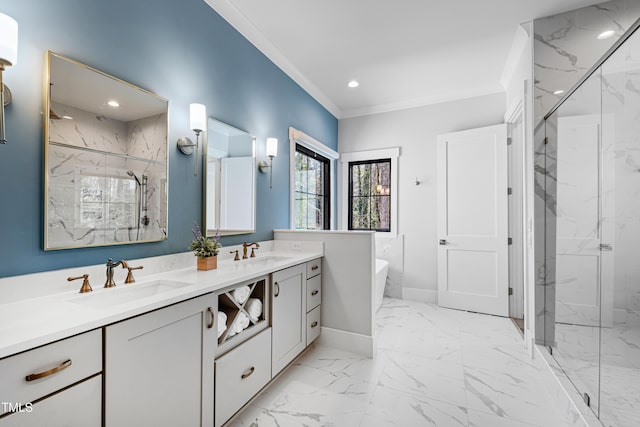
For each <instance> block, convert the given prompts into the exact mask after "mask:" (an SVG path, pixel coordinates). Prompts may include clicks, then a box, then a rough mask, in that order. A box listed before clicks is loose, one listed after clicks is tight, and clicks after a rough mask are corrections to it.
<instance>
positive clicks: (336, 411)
mask: <svg viewBox="0 0 640 427" xmlns="http://www.w3.org/2000/svg"><path fill="white" fill-rule="evenodd" d="M376 346H377V352H376V357H375V358H374V359H368V358H366V357H363V356H360V355H356V354H352V353H349V352H345V351H341V350H337V349H333V348H328V347H322V346H319V345H312V346H311V347H310V348H309V349H308V350H307V351H306V352H305V353H304V354H303V355H302V356H301V357H299V358H298V359H297V360H296V361H295V362H294V363H293V364H292V365H291V366H289V367H288V368H287V369H286V371H285V372H283V373H282V375H280V376H279V377H278V378H277V379H276V380H275V381H274V383H273V384H271V385H270V386H269V387H268V388H267V389H265V390H264V391H263V393H262V394H261V395H259V396H258V397H257V398H256V399H254V401H253V402H251V404H250V405H248V406H247V407H246V408H245V409H244V410H243V411H242V412H241V413H239V414H238V415H237V416H236V417H235V418H234V419H233V420H232V422H231V423H230V424H229V425H230V426H233V427H240V426H251V427H271V426H274V427H276V426H277V427H289V426H291V427H293V426H296V427H299V426H338V427H352V426H353V427H358V426H363V427H376V426H400V427H414V426H415V427H421V426H438V427H450V426H452V427H455V426H473V427H485V426H486V427H503V426H504V427H531V426H545V427H564V426H565V425H566V424H565V423H564V422H563V420H562V419H561V417H560V416H559V412H558V410H557V409H556V408H555V406H554V404H553V401H552V400H551V397H550V396H549V395H548V394H547V391H546V389H545V388H544V387H543V384H542V383H541V376H540V375H539V373H538V371H536V369H535V365H534V364H533V362H532V360H531V359H530V357H529V354H528V353H527V351H526V350H525V348H524V343H523V341H522V338H521V337H520V335H519V334H518V332H517V331H516V329H515V327H514V326H513V324H512V322H511V320H509V319H506V318H500V317H495V316H486V315H482V314H477V313H468V312H464V311H459V310H450V309H443V308H441V307H438V306H437V305H433V304H426V303H420V302H414V301H404V300H397V299H390V298H385V299H384V300H383V303H382V306H381V308H380V310H379V311H378V313H377V316H376Z"/></svg>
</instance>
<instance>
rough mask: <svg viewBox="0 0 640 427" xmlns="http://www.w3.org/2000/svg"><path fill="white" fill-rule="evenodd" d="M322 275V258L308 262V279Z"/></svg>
mask: <svg viewBox="0 0 640 427" xmlns="http://www.w3.org/2000/svg"><path fill="white" fill-rule="evenodd" d="M320 273H322V258H318V259H314V260H313V261H309V262H307V279H309V278H311V277H313V276H317V275H318V274H320Z"/></svg>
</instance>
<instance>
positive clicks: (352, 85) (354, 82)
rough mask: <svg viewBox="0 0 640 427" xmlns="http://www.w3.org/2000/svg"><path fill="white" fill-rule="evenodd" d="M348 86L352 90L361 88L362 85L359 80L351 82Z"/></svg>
mask: <svg viewBox="0 0 640 427" xmlns="http://www.w3.org/2000/svg"><path fill="white" fill-rule="evenodd" d="M347 86H349V87H350V88H354V87H358V86H360V83H358V81H357V80H351V81H350V82H349V83H347Z"/></svg>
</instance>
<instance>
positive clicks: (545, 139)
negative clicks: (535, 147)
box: [544, 136, 549, 145]
mask: <svg viewBox="0 0 640 427" xmlns="http://www.w3.org/2000/svg"><path fill="white" fill-rule="evenodd" d="M548 143H549V138H547V137H546V136H545V137H544V144H545V145H547V144H548Z"/></svg>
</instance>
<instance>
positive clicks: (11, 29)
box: [0, 13, 18, 65]
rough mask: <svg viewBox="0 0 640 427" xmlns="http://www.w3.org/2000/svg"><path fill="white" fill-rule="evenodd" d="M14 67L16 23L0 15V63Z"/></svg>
mask: <svg viewBox="0 0 640 427" xmlns="http://www.w3.org/2000/svg"><path fill="white" fill-rule="evenodd" d="M2 62H5V63H6V64H4V65H16V63H17V62H18V23H17V22H16V20H15V19H13V18H12V17H10V16H7V15H5V14H3V13H0V63H2Z"/></svg>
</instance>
